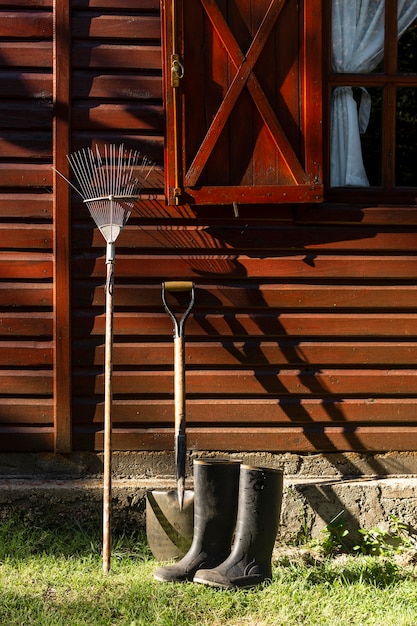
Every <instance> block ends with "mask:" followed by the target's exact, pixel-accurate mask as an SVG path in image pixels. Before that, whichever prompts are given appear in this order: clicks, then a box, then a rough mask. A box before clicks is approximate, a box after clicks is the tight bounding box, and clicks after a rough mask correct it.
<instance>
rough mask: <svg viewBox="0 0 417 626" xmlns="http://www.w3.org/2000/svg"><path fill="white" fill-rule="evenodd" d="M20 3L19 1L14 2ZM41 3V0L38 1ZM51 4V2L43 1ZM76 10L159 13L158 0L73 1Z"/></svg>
mask: <svg viewBox="0 0 417 626" xmlns="http://www.w3.org/2000/svg"><path fill="white" fill-rule="evenodd" d="M14 1H18V2H19V1H21V0H14ZM40 1H41V0H40ZM44 1H45V2H51V1H52V0H44ZM72 4H73V7H74V8H77V9H85V8H91V9H110V10H116V9H126V10H127V9H134V10H135V11H159V0H73V1H72Z"/></svg>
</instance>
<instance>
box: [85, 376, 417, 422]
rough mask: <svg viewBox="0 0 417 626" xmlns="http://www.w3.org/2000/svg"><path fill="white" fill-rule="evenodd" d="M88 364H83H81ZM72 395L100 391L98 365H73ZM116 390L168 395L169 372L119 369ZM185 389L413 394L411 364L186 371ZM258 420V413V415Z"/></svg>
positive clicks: (248, 393) (233, 393) (229, 393)
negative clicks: (399, 365)
mask: <svg viewBox="0 0 417 626" xmlns="http://www.w3.org/2000/svg"><path fill="white" fill-rule="evenodd" d="M84 365H87V364H84ZM74 377H75V381H76V384H75V385H74V394H75V396H78V395H83V394H88V395H90V394H102V393H103V390H104V377H103V375H102V371H101V368H96V369H94V370H92V369H91V367H90V368H87V367H86V369H82V370H81V369H76V370H75V371H74ZM113 382H114V385H113V387H114V393H115V394H130V393H135V394H145V396H147V397H149V394H172V392H173V373H172V371H169V372H160V371H145V372H143V371H118V370H115V372H114V376H113ZM186 384H187V393H188V394H189V396H191V397H192V396H193V395H194V394H195V395H196V396H197V395H201V396H203V397H204V398H206V400H207V401H210V399H211V398H214V397H219V396H221V397H230V398H234V397H237V398H240V401H241V402H242V403H243V402H245V401H246V399H247V398H250V397H254V396H256V397H257V396H263V395H265V394H274V395H275V396H276V397H277V398H279V397H283V396H289V395H294V397H300V396H312V395H313V396H316V395H319V396H323V397H326V396H332V395H340V396H345V395H347V396H351V395H354V396H358V395H366V396H369V397H370V398H373V397H375V396H381V394H382V395H386V394H388V395H390V396H393V397H396V396H399V395H414V394H417V381H416V376H415V371H414V369H413V368H410V369H393V368H371V369H363V370H360V371H358V370H357V369H352V370H350V369H331V368H313V367H312V368H305V369H292V368H273V367H269V368H268V367H263V368H261V367H260V368H259V369H257V370H254V369H243V370H218V369H216V370H210V375H208V373H207V371H205V370H199V371H188V372H187V374H186ZM258 419H259V416H258Z"/></svg>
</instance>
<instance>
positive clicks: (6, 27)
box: [0, 9, 52, 39]
mask: <svg viewBox="0 0 417 626" xmlns="http://www.w3.org/2000/svg"><path fill="white" fill-rule="evenodd" d="M0 37H9V38H12V39H21V38H24V39H28V38H32V37H33V38H36V39H50V38H52V13H51V12H46V11H45V12H44V11H39V10H38V11H11V10H7V9H1V10H0Z"/></svg>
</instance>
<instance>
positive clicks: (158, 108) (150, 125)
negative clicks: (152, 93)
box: [0, 102, 164, 135]
mask: <svg viewBox="0 0 417 626" xmlns="http://www.w3.org/2000/svg"><path fill="white" fill-rule="evenodd" d="M0 113H1V112H0ZM163 120H164V112H163V108H162V105H148V104H140V103H139V104H137V103H129V105H126V104H125V103H124V104H101V105H97V103H94V104H93V103H91V102H77V103H75V105H74V106H73V108H72V125H73V127H74V128H75V129H77V130H92V129H94V128H106V127H108V126H109V125H110V126H111V127H112V128H114V129H116V128H120V129H126V130H136V131H138V130H141V131H143V130H149V131H154V132H160V133H161V135H162V133H163Z"/></svg>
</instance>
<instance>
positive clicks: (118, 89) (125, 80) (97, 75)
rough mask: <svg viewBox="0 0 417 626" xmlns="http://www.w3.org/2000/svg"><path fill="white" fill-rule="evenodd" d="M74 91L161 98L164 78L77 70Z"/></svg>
mask: <svg viewBox="0 0 417 626" xmlns="http://www.w3.org/2000/svg"><path fill="white" fill-rule="evenodd" d="M0 78H1V77H0ZM26 82H27V81H26ZM32 82H34V81H32ZM34 87H35V84H32V83H31V84H30V85H28V91H29V93H30V94H33V92H34ZM16 89H17V86H16ZM72 93H73V97H74V98H103V99H104V98H107V99H111V100H116V99H119V100H128V101H130V100H161V98H162V78H161V77H160V76H148V75H142V76H141V75H140V74H125V73H123V75H117V74H110V73H107V74H103V73H102V72H98V71H97V70H95V71H94V72H93V71H91V72H87V71H75V72H74V73H73V82H72ZM0 95H1V90H0ZM34 97H35V96H34Z"/></svg>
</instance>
